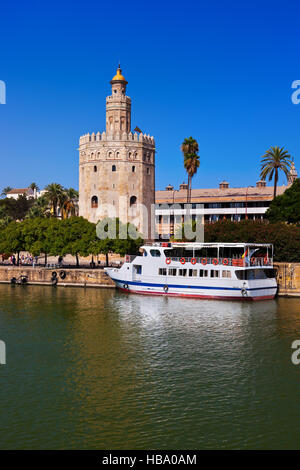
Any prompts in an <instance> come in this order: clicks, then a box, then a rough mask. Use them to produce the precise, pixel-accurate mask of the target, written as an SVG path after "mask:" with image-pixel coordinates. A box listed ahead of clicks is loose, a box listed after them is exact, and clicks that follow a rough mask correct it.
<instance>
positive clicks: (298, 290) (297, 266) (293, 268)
mask: <svg viewBox="0 0 300 470" xmlns="http://www.w3.org/2000/svg"><path fill="white" fill-rule="evenodd" d="M274 267H275V269H276V272H277V273H276V274H277V275H276V277H277V282H278V286H279V291H278V295H279V296H283V297H300V263H274Z"/></svg>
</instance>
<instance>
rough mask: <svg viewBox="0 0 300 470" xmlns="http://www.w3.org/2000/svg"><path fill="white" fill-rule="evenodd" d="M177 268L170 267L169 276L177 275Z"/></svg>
mask: <svg viewBox="0 0 300 470" xmlns="http://www.w3.org/2000/svg"><path fill="white" fill-rule="evenodd" d="M176 271H177V269H174V268H169V276H176Z"/></svg>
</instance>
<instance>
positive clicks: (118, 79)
mask: <svg viewBox="0 0 300 470" xmlns="http://www.w3.org/2000/svg"><path fill="white" fill-rule="evenodd" d="M113 82H125V83H126V85H127V83H128V82H127V81H126V79H125V77H123V75H122V70H121V67H120V64H119V67H118V68H117V73H116V75H115V76H114V77H113V79H112V80H111V82H110V83H111V84H112V83H113Z"/></svg>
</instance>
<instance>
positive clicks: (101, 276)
mask: <svg viewBox="0 0 300 470" xmlns="http://www.w3.org/2000/svg"><path fill="white" fill-rule="evenodd" d="M274 268H275V269H276V271H277V282H278V286H279V291H278V295H279V296H281V297H300V263H275V265H274ZM53 272H56V274H57V284H56V285H57V286H59V287H105V288H113V287H115V285H114V283H113V282H112V280H111V279H110V278H109V277H108V276H107V275H106V274H105V272H104V270H103V269H99V268H97V269H87V268H75V267H74V268H64V267H62V268H44V267H41V266H37V267H35V268H33V267H32V266H0V283H10V282H11V279H12V278H16V279H19V278H20V277H21V276H26V279H27V284H33V285H49V286H51V285H53V281H52V278H53Z"/></svg>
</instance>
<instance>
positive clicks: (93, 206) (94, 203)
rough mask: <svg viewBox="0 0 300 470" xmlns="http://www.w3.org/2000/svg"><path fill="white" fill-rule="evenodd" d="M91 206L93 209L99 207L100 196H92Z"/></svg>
mask: <svg viewBox="0 0 300 470" xmlns="http://www.w3.org/2000/svg"><path fill="white" fill-rule="evenodd" d="M91 207H92V209H96V208H97V207H98V198H97V196H93V197H92V199H91Z"/></svg>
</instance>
